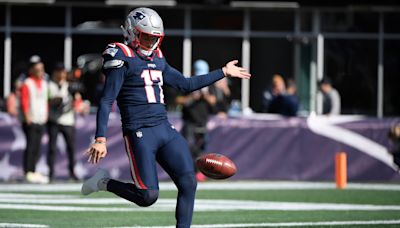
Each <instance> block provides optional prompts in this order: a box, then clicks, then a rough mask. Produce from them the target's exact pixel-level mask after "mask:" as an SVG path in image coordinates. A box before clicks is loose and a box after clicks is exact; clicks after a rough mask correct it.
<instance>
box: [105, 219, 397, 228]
mask: <svg viewBox="0 0 400 228" xmlns="http://www.w3.org/2000/svg"><path fill="white" fill-rule="evenodd" d="M393 224H400V220H371V221H327V222H281V223H242V224H235V223H232V224H207V225H192V226H191V228H236V227H238V228H239V227H246V228H251V227H296V226H297V227H299V226H343V225H393ZM113 228H175V226H121V227H113Z"/></svg>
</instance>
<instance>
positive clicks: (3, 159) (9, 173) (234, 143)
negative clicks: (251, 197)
mask: <svg viewBox="0 0 400 228" xmlns="http://www.w3.org/2000/svg"><path fill="white" fill-rule="evenodd" d="M170 122H171V123H172V124H174V125H175V127H176V128H177V129H180V128H181V126H182V121H181V120H180V118H179V117H178V116H173V115H171V116H170ZM396 123H400V119H399V118H390V119H375V118H362V117H332V118H326V117H310V118H300V117H299V118H281V117H276V116H274V118H271V116H266V117H265V116H262V118H261V117H260V116H253V117H251V118H250V117H248V118H243V117H241V118H228V119H218V118H212V119H211V120H210V121H209V123H208V129H209V143H208V148H207V152H210V153H221V154H224V155H227V156H229V157H230V158H231V159H232V160H233V161H234V162H235V163H236V165H237V168H238V172H237V174H236V175H235V176H233V177H232V179H236V180H238V179H262V180H302V181H310V180H318V181H332V180H333V179H334V167H335V166H334V156H335V153H337V152H341V151H343V152H346V153H347V165H348V179H349V181H390V180H400V178H399V175H398V173H397V172H396V171H395V165H394V164H393V162H392V157H391V154H390V153H388V148H390V146H391V144H390V142H389V140H388V138H387V133H388V130H389V128H390V127H391V126H393V125H394V124H396ZM94 132H95V115H89V116H85V117H82V116H79V117H78V118H77V123H76V133H77V137H76V156H75V157H76V164H75V171H76V174H77V175H78V176H79V177H80V178H85V177H87V176H89V175H91V174H93V172H94V171H95V169H96V168H97V167H103V168H106V169H108V170H109V171H110V172H111V175H112V177H114V178H119V179H125V180H130V170H129V162H128V158H127V156H126V153H125V148H124V141H123V138H122V132H121V123H120V117H119V114H117V113H112V115H111V116H110V121H109V125H108V131H107V138H108V142H107V146H108V156H107V157H106V158H105V159H103V160H102V161H101V162H100V164H99V165H91V164H89V163H87V161H86V160H87V158H86V157H85V156H84V155H83V153H84V151H85V150H86V149H87V148H88V147H89V145H90V144H91V143H92V142H93V136H94ZM0 135H1V138H0V170H1V172H0V180H3V181H4V180H6V181H8V180H20V179H22V177H23V172H22V165H21V164H22V153H23V149H24V148H25V138H24V135H23V133H22V129H21V126H20V123H19V122H18V121H17V120H16V119H14V118H11V117H10V116H8V115H7V114H5V113H1V114H0ZM47 142H48V137H47V135H45V136H44V137H43V140H42V153H41V158H40V160H39V162H38V165H37V171H38V172H41V173H44V174H46V173H47V172H48V169H47V165H46V153H47ZM58 147H59V153H58V154H57V155H56V165H55V168H56V169H55V175H56V178H62V179H65V178H68V171H67V166H68V159H67V156H66V151H65V142H64V141H63V138H62V137H60V136H59V139H58ZM159 179H160V180H165V179H168V176H167V175H166V173H165V172H163V170H161V168H159Z"/></svg>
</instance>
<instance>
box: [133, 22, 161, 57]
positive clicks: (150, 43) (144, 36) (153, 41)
mask: <svg viewBox="0 0 400 228" xmlns="http://www.w3.org/2000/svg"><path fill="white" fill-rule="evenodd" d="M136 31H138V32H137V34H136V35H135V39H134V41H133V46H134V47H135V48H138V49H139V51H140V52H141V53H142V54H144V55H146V56H150V55H151V54H152V53H153V51H154V50H156V49H157V48H158V47H159V46H160V45H161V42H162V40H163V38H164V35H161V34H160V35H156V34H149V33H145V32H142V31H140V30H139V29H138V28H136Z"/></svg>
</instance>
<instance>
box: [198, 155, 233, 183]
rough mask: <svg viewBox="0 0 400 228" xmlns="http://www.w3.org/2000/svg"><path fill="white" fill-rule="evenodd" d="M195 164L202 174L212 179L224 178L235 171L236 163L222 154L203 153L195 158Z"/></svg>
mask: <svg viewBox="0 0 400 228" xmlns="http://www.w3.org/2000/svg"><path fill="white" fill-rule="evenodd" d="M196 166H197V168H198V169H199V170H200V172H202V173H203V174H204V175H206V176H207V177H209V178H212V179H226V178H229V177H231V176H233V175H234V174H235V173H236V170H237V169H236V165H235V163H233V161H232V160H231V159H229V158H228V157H226V156H224V155H222V154H215V153H211V154H205V155H202V156H200V157H199V158H197V159H196Z"/></svg>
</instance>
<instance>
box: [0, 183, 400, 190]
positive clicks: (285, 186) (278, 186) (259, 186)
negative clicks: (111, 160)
mask: <svg viewBox="0 0 400 228" xmlns="http://www.w3.org/2000/svg"><path fill="white" fill-rule="evenodd" d="M81 187H82V184H76V183H70V184H68V183H56V184H46V185H37V184H0V192H80V190H81ZM335 188H336V186H335V183H334V182H297V181H218V182H214V181H210V182H204V183H198V186H197V189H198V190H291V189H293V190H309V189H335ZM347 189H356V190H387V191H400V184H364V183H348V186H347ZM160 190H161V191H163V190H176V187H175V185H174V184H173V183H172V182H160Z"/></svg>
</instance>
